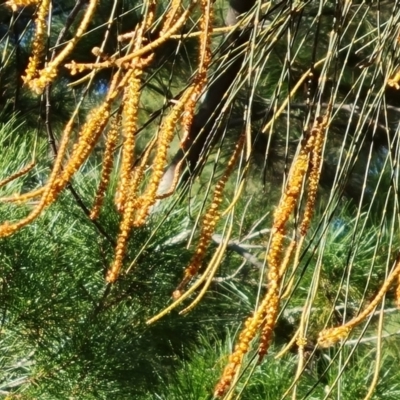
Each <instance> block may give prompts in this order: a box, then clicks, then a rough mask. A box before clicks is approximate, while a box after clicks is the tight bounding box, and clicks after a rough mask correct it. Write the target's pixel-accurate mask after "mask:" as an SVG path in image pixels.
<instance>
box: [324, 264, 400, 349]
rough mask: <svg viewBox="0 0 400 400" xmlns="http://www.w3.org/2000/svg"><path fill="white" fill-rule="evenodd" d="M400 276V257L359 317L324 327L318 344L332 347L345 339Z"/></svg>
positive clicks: (373, 308)
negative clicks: (342, 323)
mask: <svg viewBox="0 0 400 400" xmlns="http://www.w3.org/2000/svg"><path fill="white" fill-rule="evenodd" d="M399 276H400V259H398V260H397V261H396V264H395V266H394V269H393V271H392V272H391V273H390V274H389V276H388V277H387V278H386V280H385V282H384V283H383V285H382V287H381V288H380V290H379V292H378V294H377V295H376V296H375V298H374V299H373V300H372V301H371V303H369V304H368V306H367V307H366V308H365V309H364V310H363V311H362V312H361V313H360V314H358V315H357V317H355V318H353V319H352V320H350V321H349V322H347V323H346V324H344V325H342V326H338V327H335V328H329V329H324V330H323V331H322V332H320V334H319V335H318V344H319V345H320V346H321V347H330V346H333V345H334V344H336V343H337V342H338V341H340V340H342V339H345V338H346V337H347V336H348V334H349V333H350V332H351V331H352V329H354V328H355V327H356V326H357V325H359V324H360V323H362V322H363V321H365V320H366V319H367V318H368V316H369V315H370V314H371V313H372V312H373V311H374V310H375V308H376V306H377V305H378V304H379V303H380V302H381V301H382V299H383V297H384V296H385V294H386V293H387V291H388V290H389V289H390V287H391V286H392V284H393V283H394V281H395V280H396V279H399Z"/></svg>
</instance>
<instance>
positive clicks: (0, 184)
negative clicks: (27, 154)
mask: <svg viewBox="0 0 400 400" xmlns="http://www.w3.org/2000/svg"><path fill="white" fill-rule="evenodd" d="M35 165H36V162H35V161H32V162H31V163H29V164H28V165H27V166H26V167H24V168H22V169H21V171H18V172H16V173H15V174H12V175H10V176H8V177H7V178H5V179H3V180H2V181H0V188H1V187H3V186H5V185H7V184H8V183H10V182H12V181H14V180H16V179H18V178H20V177H21V176H24V175H26V174H27V173H28V172H30V171H32V169H33V168H34V167H35Z"/></svg>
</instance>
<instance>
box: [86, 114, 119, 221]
mask: <svg viewBox="0 0 400 400" xmlns="http://www.w3.org/2000/svg"><path fill="white" fill-rule="evenodd" d="M120 122H121V115H120V114H119V113H118V114H117V115H116V116H115V118H114V119H113V121H112V122H111V127H110V130H109V131H108V133H107V139H106V144H105V149H104V155H103V164H102V169H101V176H100V183H99V187H98V189H97V193H96V197H95V200H94V204H93V207H92V211H91V212H90V219H97V218H98V217H99V213H100V208H101V206H102V204H103V200H104V196H105V192H106V190H107V188H108V185H109V183H110V175H111V171H112V167H113V163H114V151H115V148H116V147H117V141H118V134H119V129H120Z"/></svg>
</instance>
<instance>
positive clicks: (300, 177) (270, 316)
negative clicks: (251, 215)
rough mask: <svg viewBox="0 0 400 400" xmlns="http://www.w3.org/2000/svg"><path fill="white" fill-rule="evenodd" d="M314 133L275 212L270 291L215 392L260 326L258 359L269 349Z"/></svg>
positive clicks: (236, 365) (224, 386)
mask: <svg viewBox="0 0 400 400" xmlns="http://www.w3.org/2000/svg"><path fill="white" fill-rule="evenodd" d="M321 125H322V119H318V120H317V121H316V123H315V125H314V128H317V127H320V126H321ZM315 133H316V129H312V130H311V132H309V133H308V135H307V136H306V137H305V139H304V140H303V144H302V147H301V149H300V151H299V153H298V155H297V156H296V158H295V159H294V161H293V164H292V167H291V172H290V174H289V179H288V183H287V186H286V190H285V192H284V194H283V196H282V198H281V200H280V203H279V205H278V207H277V209H276V211H275V214H274V223H273V229H272V237H271V242H270V246H269V249H268V252H267V255H266V259H267V265H268V274H267V281H268V290H267V293H266V295H265V297H264V299H263V300H262V302H261V304H260V305H259V307H258V308H257V310H256V311H255V313H254V315H253V316H252V317H250V318H249V319H248V320H247V321H246V323H245V327H244V329H243V331H242V332H241V334H240V336H239V341H238V344H237V345H236V347H235V350H234V351H233V353H232V355H231V356H230V358H229V362H228V365H227V366H226V368H225V370H224V372H223V374H222V377H221V379H220V381H219V382H218V384H217V386H216V389H215V396H218V397H220V396H222V395H223V394H224V393H225V392H226V391H227V390H228V389H229V387H230V386H231V384H232V382H233V379H234V377H235V375H236V372H237V370H238V368H240V366H241V364H242V362H243V358H244V356H245V355H246V354H247V352H248V349H249V345H250V342H251V341H252V340H253V339H254V338H255V336H256V334H257V333H258V332H259V331H260V329H261V334H260V344H259V348H258V354H259V359H260V360H261V359H262V358H263V357H264V355H265V354H266V352H267V351H268V348H269V345H270V342H271V339H272V332H273V330H274V327H275V323H276V318H277V316H278V312H279V287H280V280H281V279H280V278H281V276H282V275H283V273H284V271H282V270H281V266H282V258H283V256H282V255H283V242H284V239H285V230H286V224H287V222H288V221H289V218H290V216H291V214H292V212H293V211H294V209H295V207H296V204H297V202H298V199H299V198H300V194H301V190H302V185H303V181H304V179H305V177H306V174H307V169H308V157H309V154H310V152H311V151H312V149H314V147H315ZM290 246H291V245H289V247H290Z"/></svg>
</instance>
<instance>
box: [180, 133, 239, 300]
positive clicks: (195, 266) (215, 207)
mask: <svg viewBox="0 0 400 400" xmlns="http://www.w3.org/2000/svg"><path fill="white" fill-rule="evenodd" d="M244 142H245V135H244V134H242V135H241V136H240V138H239V140H238V142H237V144H236V146H235V149H234V151H233V153H232V156H231V158H230V159H229V162H228V164H227V167H226V169H225V172H224V174H223V175H222V177H221V179H220V180H219V181H218V182H217V184H216V185H215V189H214V194H213V198H212V201H211V204H210V206H209V208H208V210H207V212H206V213H205V215H204V217H203V220H202V223H201V231H200V238H199V242H198V244H197V247H196V250H195V251H194V255H193V257H192V259H191V260H190V263H189V266H188V267H187V268H186V269H185V272H184V274H183V279H182V281H181V283H180V284H179V285H178V287H177V288H176V290H175V291H174V293H173V297H174V299H178V298H179V297H181V295H182V292H183V290H184V289H185V287H186V285H187V284H188V282H189V281H190V280H191V279H192V278H193V277H194V276H196V274H197V273H198V271H199V269H200V267H201V264H202V262H203V260H204V257H205V255H206V251H207V248H208V246H209V244H210V242H211V237H212V235H213V233H214V231H215V227H216V226H217V224H218V222H219V219H220V217H221V211H220V209H219V208H220V205H221V203H222V195H223V191H224V188H225V185H226V182H227V181H228V179H229V177H230V176H231V174H232V171H233V168H234V166H235V164H236V162H237V160H238V158H239V155H240V153H241V151H242V148H243V144H244Z"/></svg>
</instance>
